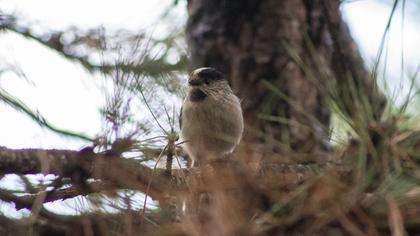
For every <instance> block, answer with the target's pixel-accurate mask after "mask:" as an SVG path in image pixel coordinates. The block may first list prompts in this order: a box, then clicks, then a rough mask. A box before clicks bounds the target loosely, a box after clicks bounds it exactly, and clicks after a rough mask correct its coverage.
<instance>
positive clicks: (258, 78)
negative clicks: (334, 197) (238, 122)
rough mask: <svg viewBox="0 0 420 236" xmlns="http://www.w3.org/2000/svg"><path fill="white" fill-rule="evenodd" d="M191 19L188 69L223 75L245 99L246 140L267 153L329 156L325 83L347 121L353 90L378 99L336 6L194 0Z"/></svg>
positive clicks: (289, 0) (304, 1) (287, 0)
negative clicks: (334, 90)
mask: <svg viewBox="0 0 420 236" xmlns="http://www.w3.org/2000/svg"><path fill="white" fill-rule="evenodd" d="M188 13H189V20H188V24H187V40H188V44H189V48H190V52H191V67H192V68H196V67H201V66H211V67H215V68H217V69H219V70H221V71H223V72H224V73H226V75H227V77H228V78H229V81H230V82H231V85H232V88H233V90H234V91H235V92H236V93H237V95H238V96H239V97H240V99H242V106H243V110H244V118H245V122H246V124H247V129H246V137H245V139H246V141H251V142H255V141H257V140H258V141H259V142H261V143H264V144H265V145H264V151H275V152H276V151H285V150H294V151H303V152H314V151H322V150H325V147H326V146H325V142H326V140H327V137H328V136H329V135H328V130H329V123H330V111H329V109H328V106H327V104H326V103H327V101H326V94H328V93H327V91H326V88H327V87H328V86H327V82H328V81H336V84H337V85H338V86H337V87H338V92H339V94H341V95H345V96H344V97H348V99H347V100H348V101H347V102H345V104H344V106H343V107H344V108H345V109H346V110H347V111H349V112H350V113H351V112H352V108H351V106H352V105H351V103H352V99H354V98H352V94H351V93H350V92H349V90H348V89H347V88H348V86H349V84H352V85H353V84H356V86H358V88H359V87H362V88H363V89H365V88H367V89H368V90H367V91H369V93H370V94H375V95H374V96H372V97H379V96H376V94H378V93H377V92H376V88H375V84H374V83H372V82H370V80H369V73H368V72H367V71H366V69H365V67H364V63H363V60H362V59H361V57H360V54H359V52H358V50H357V47H356V46H355V44H354V42H353V40H352V38H351V36H350V34H349V31H348V28H347V26H346V25H345V23H344V22H342V19H341V15H340V11H339V1H338V0H325V1H323V0H282V1H279V0H190V1H189V2H188ZM192 68H191V69H192ZM353 97H354V96H353ZM374 99H375V98H374ZM261 131H262V132H261Z"/></svg>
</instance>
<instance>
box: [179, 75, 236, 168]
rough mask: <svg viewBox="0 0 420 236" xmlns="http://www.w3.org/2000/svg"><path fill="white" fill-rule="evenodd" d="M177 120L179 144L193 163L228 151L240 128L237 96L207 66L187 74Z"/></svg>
mask: <svg viewBox="0 0 420 236" xmlns="http://www.w3.org/2000/svg"><path fill="white" fill-rule="evenodd" d="M179 120H180V122H179V123H180V127H181V131H180V139H181V141H182V143H183V144H182V146H183V149H184V150H185V151H186V153H187V154H188V156H189V157H190V158H191V160H192V164H191V166H193V167H194V166H199V165H201V164H202V163H206V162H210V161H213V160H217V159H223V158H224V157H226V156H227V155H228V154H230V153H232V152H233V151H234V149H235V147H236V146H237V145H238V144H239V142H240V140H241V137H242V133H243V129H244V121H243V115H242V108H241V103H240V100H239V98H238V97H237V96H236V95H235V94H234V93H233V91H232V89H231V87H230V85H229V83H228V80H227V79H226V77H225V75H224V74H223V73H222V72H220V71H218V70H216V69H214V68H211V67H202V68H198V69H196V70H194V71H193V72H192V73H191V74H190V76H189V78H188V92H187V95H186V97H185V99H184V101H183V105H182V107H181V112H180V119H179Z"/></svg>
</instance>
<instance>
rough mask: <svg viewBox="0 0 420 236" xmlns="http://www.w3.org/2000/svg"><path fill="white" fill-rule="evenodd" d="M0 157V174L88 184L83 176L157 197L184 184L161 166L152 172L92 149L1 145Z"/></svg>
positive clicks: (126, 160)
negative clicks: (52, 176)
mask: <svg viewBox="0 0 420 236" xmlns="http://www.w3.org/2000/svg"><path fill="white" fill-rule="evenodd" d="M0 160H1V161H0V173H2V174H37V173H44V174H55V175H58V176H61V177H70V178H72V180H73V181H75V183H76V184H80V185H81V187H89V186H85V184H86V182H85V180H86V179H88V178H95V179H100V180H103V181H108V182H110V183H112V184H115V185H116V186H118V187H120V188H129V189H134V190H139V191H142V192H144V193H146V194H148V195H150V196H151V197H152V198H153V199H156V200H164V196H165V195H166V193H171V194H175V193H176V192H177V191H179V190H182V189H184V188H185V185H184V183H183V181H182V180H181V179H180V178H179V177H168V176H167V175H165V174H164V170H156V171H155V173H154V171H153V170H152V169H151V168H149V167H146V166H144V165H141V164H139V163H138V162H136V161H135V160H132V159H126V158H121V157H117V156H106V155H103V154H97V153H94V152H93V151H92V150H91V149H83V150H81V151H70V150H42V149H22V150H15V149H7V148H2V149H0ZM42 163H47V165H48V167H47V168H45V167H44V168H41V167H42V165H41V164H42ZM41 169H43V170H41ZM45 169H47V171H45ZM149 182H150V186H149V187H148V185H149Z"/></svg>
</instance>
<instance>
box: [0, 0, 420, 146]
mask: <svg viewBox="0 0 420 236" xmlns="http://www.w3.org/2000/svg"><path fill="white" fill-rule="evenodd" d="M399 7H401V5H400V6H399ZM391 9H392V2H387V1H375V0H366V1H345V2H344V3H343V4H342V6H341V10H342V12H343V15H344V18H345V20H346V21H347V23H348V25H349V27H350V29H351V33H352V35H353V37H354V39H355V40H356V42H357V43H358V46H359V48H360V50H361V53H362V55H363V58H364V59H365V62H366V63H367V64H368V65H369V66H372V65H373V63H374V62H375V60H376V57H377V54H378V52H379V48H380V45H381V40H382V37H383V34H384V30H385V27H386V25H387V22H388V19H389V15H390V12H391ZM405 9H406V10H405V11H404V14H403V13H402V11H401V10H397V11H396V12H395V16H394V18H393V21H392V23H391V28H390V32H391V33H390V34H389V36H388V37H387V38H386V42H385V44H386V46H385V48H386V53H387V55H388V56H387V58H388V59H387V61H386V63H387V64H388V66H387V67H386V70H385V74H382V75H383V78H381V82H380V83H381V86H382V88H383V89H384V90H385V89H386V90H387V93H389V95H391V97H392V98H393V99H394V101H396V102H400V103H401V102H402V101H403V100H404V99H405V96H406V95H407V94H408V90H409V87H410V80H409V79H408V78H410V76H412V75H413V74H414V73H415V70H416V68H417V67H418V65H419V62H420V48H419V47H418V42H420V27H419V25H418V23H417V22H418V20H419V18H418V15H417V14H416V13H417V11H418V6H417V4H416V3H415V1H407V6H406V7H405ZM0 10H1V12H2V14H7V15H12V16H15V17H17V23H18V25H20V26H22V27H30V28H31V30H32V31H33V33H34V34H35V35H39V36H42V35H44V34H45V35H47V34H51V33H54V32H64V33H66V34H68V35H66V38H67V37H68V38H69V40H72V37H75V34H77V32H75V31H80V33H83V34H87V35H88V34H89V31H95V30H96V31H101V32H103V33H105V34H110V35H113V36H114V37H116V38H115V41H119V40H120V41H122V40H123V37H127V35H136V34H141V35H143V34H144V35H145V36H146V37H150V38H153V39H154V40H165V38H170V37H176V40H177V44H179V45H178V46H177V48H176V49H173V50H171V51H170V53H169V55H167V57H166V58H165V60H167V63H172V64H173V65H176V66H175V67H174V68H173V69H174V70H178V71H180V73H182V76H183V77H186V74H187V73H186V65H185V63H184V64H179V65H177V62H178V60H180V58H181V57H182V56H183V55H185V54H187V49H186V47H187V46H186V43H185V39H184V37H185V36H184V33H183V30H184V27H185V23H186V20H187V13H186V2H185V1H176V3H175V2H174V1H171V0H163V1H159V2H158V1H130V0H124V1H122V2H121V1H118V2H117V1H107V2H103V1H99V0H98V1H95V0H90V1H87V2H86V1H81V0H80V1H72V2H66V1H60V2H58V1H53V0H50V1H49V0H43V1H41V2H39V1H37V2H34V1H30V0H26V1H25V0H13V1H7V0H2V1H1V9H0ZM0 36H1V37H0V63H1V67H2V73H1V80H0V83H1V87H2V88H3V89H4V90H6V91H8V92H9V93H10V94H13V95H14V96H16V97H17V98H19V99H20V100H21V101H22V102H24V103H25V104H26V105H27V106H28V107H30V108H31V109H33V110H38V111H39V112H40V114H42V115H43V116H44V117H45V118H46V119H47V120H48V121H50V122H51V123H52V124H54V125H56V126H57V127H60V128H63V129H67V130H73V131H77V132H80V133H85V134H88V135H89V136H95V135H98V133H100V130H101V124H102V123H101V116H100V113H99V109H100V108H101V107H103V106H104V105H105V96H103V95H104V86H106V85H104V83H105V84H106V83H107V82H106V78H105V77H106V76H107V75H104V74H103V73H101V72H98V71H88V70H87V69H86V67H84V66H83V65H81V64H80V63H78V62H77V61H76V62H75V61H72V60H68V59H67V58H66V57H63V55H61V54H60V53H58V52H57V51H55V50H51V48H49V47H46V46H45V45H43V44H42V43H39V42H37V41H36V40H33V39H31V38H28V37H25V36H23V35H22V34H19V33H16V32H11V31H10V30H2V32H1V35H0ZM45 37H47V36H45ZM84 43H88V42H81V43H80V45H78V46H74V48H72V50H76V51H75V52H74V53H75V54H81V55H85V54H86V55H88V60H89V61H90V62H92V63H94V64H101V63H104V61H108V62H109V61H112V60H115V59H116V57H118V55H115V54H114V55H104V52H103V51H101V50H98V51H93V52H91V51H86V50H89V48H86V45H83V44H84ZM167 46H168V45H165V44H164V43H160V44H158V43H156V45H153V50H155V52H159V51H161V50H166V49H162V48H165V47H167ZM179 48H181V49H179ZM90 50H91V49H90ZM180 50H183V51H181V52H180ZM401 65H404V67H403V68H402V66H401ZM10 68H14V69H15V70H18V71H19V74H16V73H14V72H13V71H8V69H10ZM402 70H404V71H402ZM20 75H25V78H26V79H22V78H21V77H20ZM401 75H402V76H403V78H402V77H401ZM385 84H386V86H385ZM417 86H418V85H417ZM181 99H182V98H179V99H176V100H174V101H173V103H174V104H176V105H177V106H179V104H180V101H181ZM0 109H1V114H2V116H1V119H2V122H1V123H0V129H1V130H2V132H1V134H0V143H1V144H2V145H4V146H7V147H14V148H25V147H26V148H28V147H44V148H73V149H78V148H80V147H82V146H83V145H85V143H84V142H83V141H78V140H73V139H68V138H65V137H62V136H59V135H56V134H54V133H51V132H49V131H48V130H45V129H43V128H41V127H39V126H38V125H37V124H36V123H34V122H32V121H31V120H30V119H28V117H26V116H25V115H24V114H22V113H20V112H17V111H16V110H13V108H11V107H10V106H7V105H5V104H0Z"/></svg>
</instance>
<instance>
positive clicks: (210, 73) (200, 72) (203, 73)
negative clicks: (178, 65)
mask: <svg viewBox="0 0 420 236" xmlns="http://www.w3.org/2000/svg"><path fill="white" fill-rule="evenodd" d="M194 72H195V73H194ZM194 72H193V73H194V74H195V75H197V76H198V77H200V78H203V79H208V80H225V79H226V78H225V76H224V75H223V73H222V72H220V71H218V70H216V69H214V68H211V67H205V68H200V69H197V70H195V71H194Z"/></svg>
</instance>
